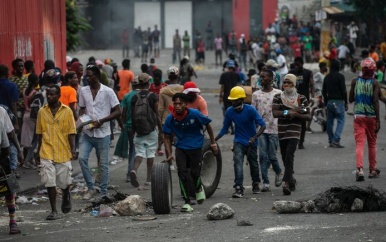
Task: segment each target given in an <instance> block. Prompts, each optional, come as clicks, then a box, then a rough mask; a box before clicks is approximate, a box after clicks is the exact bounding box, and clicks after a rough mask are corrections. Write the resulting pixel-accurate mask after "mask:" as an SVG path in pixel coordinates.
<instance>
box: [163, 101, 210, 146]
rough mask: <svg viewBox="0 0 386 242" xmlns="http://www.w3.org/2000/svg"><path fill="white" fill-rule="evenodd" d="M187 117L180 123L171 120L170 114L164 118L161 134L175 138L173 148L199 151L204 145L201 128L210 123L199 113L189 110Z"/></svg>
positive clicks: (208, 119)
mask: <svg viewBox="0 0 386 242" xmlns="http://www.w3.org/2000/svg"><path fill="white" fill-rule="evenodd" d="M188 110H189V111H188V115H187V116H186V117H185V118H184V119H183V120H181V121H178V120H176V119H174V118H173V116H172V114H169V115H168V116H167V117H166V120H165V123H164V125H163V127H162V132H163V133H165V134H168V135H170V134H171V133H174V135H175V136H176V143H175V145H174V146H175V147H177V148H180V149H183V150H195V149H201V148H202V146H203V144H204V129H203V126H204V125H207V124H209V123H210V122H212V120H211V119H210V118H208V117H207V116H204V115H203V114H201V113H200V111H198V110H196V109H192V108H189V109H188Z"/></svg>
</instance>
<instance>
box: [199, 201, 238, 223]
mask: <svg viewBox="0 0 386 242" xmlns="http://www.w3.org/2000/svg"><path fill="white" fill-rule="evenodd" d="M234 214H235V212H234V210H233V209H232V208H231V207H229V206H228V205H226V204H224V203H217V204H215V205H213V206H212V207H211V208H210V209H209V212H208V214H207V215H206V217H207V218H208V219H209V220H222V219H228V218H232V217H233V215H234Z"/></svg>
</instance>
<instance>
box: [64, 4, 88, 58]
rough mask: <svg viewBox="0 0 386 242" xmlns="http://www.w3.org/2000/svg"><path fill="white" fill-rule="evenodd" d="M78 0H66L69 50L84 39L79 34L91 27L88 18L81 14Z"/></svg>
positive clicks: (73, 48)
mask: <svg viewBox="0 0 386 242" xmlns="http://www.w3.org/2000/svg"><path fill="white" fill-rule="evenodd" d="M75 1H76V0H66V21H67V23H66V24H67V26H66V28H67V51H73V50H75V49H76V47H78V46H79V45H80V44H81V43H82V41H81V39H80V36H79V34H80V33H82V32H86V31H87V30H90V29H91V25H90V24H89V23H88V20H87V19H86V18H84V17H82V16H80V15H79V9H78V7H77V6H76V4H75Z"/></svg>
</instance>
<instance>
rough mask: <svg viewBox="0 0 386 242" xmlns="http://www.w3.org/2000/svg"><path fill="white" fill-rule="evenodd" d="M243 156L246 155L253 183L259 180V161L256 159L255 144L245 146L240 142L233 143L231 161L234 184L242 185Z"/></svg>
mask: <svg viewBox="0 0 386 242" xmlns="http://www.w3.org/2000/svg"><path fill="white" fill-rule="evenodd" d="M244 156H247V160H248V163H249V169H250V171H251V177H252V181H253V183H259V182H260V174H259V162H258V161H257V146H246V145H243V144H240V143H234V144H233V161H234V170H235V185H234V187H236V186H239V187H243V180H244V175H243V163H244Z"/></svg>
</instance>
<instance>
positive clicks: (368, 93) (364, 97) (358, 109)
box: [354, 77, 376, 118]
mask: <svg viewBox="0 0 386 242" xmlns="http://www.w3.org/2000/svg"><path fill="white" fill-rule="evenodd" d="M354 92H355V106H354V114H355V115H356V116H364V117H374V118H375V117H376V115H375V109H374V105H373V94H374V79H363V78H361V77H358V79H357V81H356V84H355V89H354Z"/></svg>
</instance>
